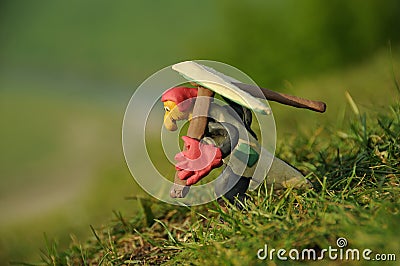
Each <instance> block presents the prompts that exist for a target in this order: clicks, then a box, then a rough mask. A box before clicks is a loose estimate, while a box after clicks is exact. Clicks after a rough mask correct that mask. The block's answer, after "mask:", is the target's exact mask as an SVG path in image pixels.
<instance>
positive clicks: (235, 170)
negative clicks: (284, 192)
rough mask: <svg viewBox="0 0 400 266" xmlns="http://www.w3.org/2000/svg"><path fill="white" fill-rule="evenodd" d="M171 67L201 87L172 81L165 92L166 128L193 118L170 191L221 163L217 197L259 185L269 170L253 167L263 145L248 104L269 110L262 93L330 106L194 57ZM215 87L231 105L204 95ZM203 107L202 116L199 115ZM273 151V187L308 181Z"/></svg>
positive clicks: (179, 192) (180, 193) (181, 191)
mask: <svg viewBox="0 0 400 266" xmlns="http://www.w3.org/2000/svg"><path fill="white" fill-rule="evenodd" d="M172 68H173V69H174V70H176V71H177V72H179V73H180V74H181V75H183V76H184V77H185V78H186V79H188V80H189V81H190V82H191V83H192V84H193V85H196V86H197V88H190V87H174V88H171V89H169V90H167V91H166V92H164V94H163V95H162V98H161V101H162V102H163V103H164V110H165V115H164V126H165V127H166V129H167V130H170V131H175V130H177V125H176V121H180V120H189V121H190V125H189V129H188V136H183V137H182V139H183V141H184V150H183V151H182V152H180V153H178V154H176V156H175V160H176V161H177V163H176V165H175V167H176V169H177V171H178V172H177V175H176V177H175V184H174V186H173V188H172V190H171V197H176V198H179V197H185V195H186V194H187V193H188V188H189V187H190V186H191V185H193V184H196V183H197V182H199V181H200V180H201V179H202V178H203V177H205V176H207V175H208V174H209V173H210V172H211V171H212V170H213V169H215V168H218V167H221V166H222V165H224V170H223V172H222V173H221V175H220V176H219V177H218V178H217V180H216V185H215V193H216V195H217V197H218V198H221V197H222V196H224V197H225V198H226V199H228V200H229V201H230V202H231V203H233V202H234V199H235V198H236V197H237V198H238V200H239V201H243V200H244V198H245V193H246V191H247V189H248V188H249V187H250V189H255V188H256V187H257V186H258V185H259V184H260V183H261V182H262V181H263V180H264V178H265V175H266V174H267V173H266V172H265V173H263V172H262V171H255V169H256V167H257V164H258V161H259V158H260V154H261V150H262V147H261V145H260V143H259V142H258V141H257V136H256V134H255V133H254V131H253V130H252V129H251V123H252V112H251V110H250V109H252V110H253V111H255V112H259V113H261V114H265V115H268V114H269V113H270V109H269V107H268V106H267V105H266V104H265V103H263V102H261V101H260V100H259V99H258V98H264V99H265V98H267V99H269V100H273V101H277V102H280V103H283V104H287V105H291V106H294V107H298V108H307V109H311V110H314V111H318V112H324V111H325V108H326V106H325V104H324V103H321V102H315V101H310V100H306V99H301V98H297V97H294V96H290V95H285V94H280V93H277V92H273V91H270V90H267V89H262V88H261V89H260V88H258V87H255V86H251V85H247V84H243V83H240V82H239V81H237V80H235V79H233V78H232V77H229V76H226V75H224V74H222V73H219V72H217V71H215V70H214V69H212V68H209V67H206V66H203V65H200V64H198V63H196V62H193V61H186V62H182V63H179V64H176V65H174V66H173V67H172ZM214 93H218V94H220V95H221V96H222V98H223V99H224V100H225V101H226V103H227V105H223V106H221V105H218V104H216V103H214V102H213V101H212V100H208V102H207V100H205V99H204V98H205V97H200V96H208V97H209V98H208V99H213V98H212V97H213V95H214ZM260 94H261V95H260ZM194 113H196V114H195V115H194ZM199 113H202V114H203V116H204V117H202V118H198V115H199ZM192 116H193V117H194V118H193V119H192ZM264 152H265V150H264ZM267 154H269V153H268V152H267ZM269 156H271V157H270V158H273V159H272V165H271V168H270V170H269V172H268V177H267V183H269V184H271V183H274V188H285V187H289V186H295V187H300V186H310V183H309V182H308V181H307V180H306V179H305V178H304V176H303V175H302V174H301V173H300V172H299V171H298V170H297V169H295V168H294V167H293V166H291V165H289V164H287V163H286V162H284V161H282V160H280V159H279V158H277V157H273V155H272V154H269ZM264 158H265V157H264ZM256 173H257V174H258V176H256V175H255V174H256ZM185 188H187V190H186V191H185Z"/></svg>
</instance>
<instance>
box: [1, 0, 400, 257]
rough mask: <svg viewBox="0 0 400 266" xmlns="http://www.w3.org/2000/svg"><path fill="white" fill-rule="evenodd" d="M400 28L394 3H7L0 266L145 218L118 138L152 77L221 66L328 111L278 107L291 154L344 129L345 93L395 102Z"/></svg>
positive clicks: (369, 104) (370, 101)
mask: <svg viewBox="0 0 400 266" xmlns="http://www.w3.org/2000/svg"><path fill="white" fill-rule="evenodd" d="M398 25H400V2H399V1H397V0H386V1H379V0H375V1H345V0H340V1H339V0H336V1H317V0H307V1H295V0H291V1H254V0H253V1H246V2H245V1H227V0H225V1H218V2H217V1H211V0H210V1H201V2H198V1H168V2H167V1H118V2H109V1H2V2H1V4H0V40H1V42H0V117H1V120H0V121H1V131H0V144H1V145H0V148H1V155H0V174H1V176H0V241H1V242H0V264H3V263H5V262H6V261H10V260H14V261H21V260H25V261H26V260H28V261H35V260H38V258H39V257H38V254H39V248H43V247H44V241H43V233H44V232H45V233H46V234H47V235H48V236H49V238H56V239H58V241H59V242H60V245H61V247H63V246H64V247H65V246H66V245H68V242H69V239H70V234H74V235H77V236H78V238H79V239H85V236H87V235H88V234H90V230H89V225H90V224H92V225H94V226H95V227H96V226H100V225H101V224H103V223H106V222H107V221H109V220H110V219H112V210H121V211H122V212H123V213H124V214H127V215H132V214H133V213H135V209H137V207H138V206H137V205H136V203H135V202H134V201H128V200H125V199H124V198H125V197H126V196H132V195H138V194H143V193H142V192H141V191H140V190H139V189H138V187H137V185H136V184H135V182H134V181H133V179H132V177H131V176H130V173H129V171H128V169H127V167H126V165H125V162H124V158H123V153H122V145H121V125H122V119H123V115H124V111H125V107H126V105H127V103H128V101H129V98H130V96H131V95H132V93H133V92H134V90H135V88H136V87H137V86H139V85H140V83H141V82H143V81H144V80H145V79H146V78H147V77H148V76H149V75H151V74H153V73H154V72H156V71H158V70H159V69H161V68H163V67H165V66H168V65H171V64H173V63H177V62H179V61H183V60H189V59H209V60H217V61H221V62H225V63H228V64H231V65H233V66H235V67H237V68H239V69H240V70H242V71H244V72H245V73H247V74H248V75H250V76H251V77H252V78H253V80H254V81H256V82H257V83H258V84H259V85H262V86H264V87H268V88H271V89H274V90H277V91H281V92H285V93H289V94H294V95H297V96H302V97H308V98H311V99H317V100H322V101H325V102H326V103H327V104H328V110H327V112H326V113H325V114H323V115H322V114H316V113H312V112H310V111H306V110H296V109H293V108H291V107H284V106H280V105H278V104H271V106H272V108H273V111H274V115H275V119H276V123H277V130H278V143H284V139H285V138H287V137H293V136H296V135H297V134H301V133H306V132H310V131H313V130H315V129H316V128H318V127H319V126H327V127H332V128H336V127H337V128H340V127H341V126H342V125H343V123H345V122H346V120H347V117H348V115H347V113H348V111H347V109H349V108H348V107H347V104H346V100H345V96H344V92H345V91H346V90H347V91H349V92H350V94H351V95H352V97H353V99H354V100H355V101H356V103H357V104H358V105H359V107H361V109H362V110H363V111H368V112H375V111H377V110H381V109H382V107H384V106H385V105H387V104H388V103H391V102H392V101H393V99H395V98H396V97H398V94H397V93H396V88H395V86H394V82H393V76H394V75H393V72H392V65H393V69H394V72H395V75H397V76H399V70H400V65H399V62H400V51H399V48H400V47H399V41H400V34H399V29H398V28H399V27H398ZM389 42H390V43H391V47H392V53H391V54H390V53H389ZM161 121H162V119H161V118H160V123H161ZM320 137H323V135H321V136H320ZM326 141H329V138H327V140H326Z"/></svg>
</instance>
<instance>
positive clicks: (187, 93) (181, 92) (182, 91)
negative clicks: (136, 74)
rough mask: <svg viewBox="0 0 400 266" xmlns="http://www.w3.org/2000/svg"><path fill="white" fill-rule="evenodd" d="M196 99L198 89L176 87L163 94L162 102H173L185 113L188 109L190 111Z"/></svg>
mask: <svg viewBox="0 0 400 266" xmlns="http://www.w3.org/2000/svg"><path fill="white" fill-rule="evenodd" d="M196 97H197V89H196V88H188V87H174V88H171V89H169V90H167V91H165V92H164V93H163V95H162V97H161V101H162V102H166V101H173V102H174V103H176V105H177V106H178V109H179V111H181V112H184V111H186V110H187V109H189V107H190V106H191V105H192V103H193V98H196ZM186 100H189V101H186ZM181 103H182V104H181Z"/></svg>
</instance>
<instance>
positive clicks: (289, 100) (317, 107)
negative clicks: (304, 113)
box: [232, 82, 326, 113]
mask: <svg viewBox="0 0 400 266" xmlns="http://www.w3.org/2000/svg"><path fill="white" fill-rule="evenodd" d="M232 84H233V85H235V86H237V87H239V88H240V89H242V90H243V91H246V92H248V93H249V94H251V95H252V96H254V97H257V98H262V99H263V98H264V97H265V98H266V99H267V100H269V101H274V102H278V103H282V104H285V105H289V106H293V107H297V108H305V109H309V110H312V111H316V112H320V113H323V112H325V110H326V104H325V103H324V102H319V101H312V100H307V99H303V98H300V97H296V96H292V95H288V94H284V93H279V92H276V91H272V90H269V89H265V88H260V87H257V86H255V85H249V84H244V83H240V82H232Z"/></svg>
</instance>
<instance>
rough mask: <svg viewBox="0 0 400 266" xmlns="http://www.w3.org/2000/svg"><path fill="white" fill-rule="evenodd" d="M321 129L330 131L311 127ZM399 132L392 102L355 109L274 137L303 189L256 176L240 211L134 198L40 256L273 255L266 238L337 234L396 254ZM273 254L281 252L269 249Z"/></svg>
mask: <svg viewBox="0 0 400 266" xmlns="http://www.w3.org/2000/svg"><path fill="white" fill-rule="evenodd" d="M349 101H350V103H351V98H349ZM354 110H356V109H354ZM321 131H326V132H325V133H327V134H329V135H330V138H329V139H327V138H325V137H318V136H319V135H320V134H321ZM399 132H400V104H394V105H391V106H389V107H387V109H386V110H384V112H381V113H379V114H378V115H373V116H368V115H367V114H360V113H357V111H355V113H354V115H353V118H352V121H351V122H350V123H348V124H347V125H345V126H344V127H343V128H339V129H337V128H335V129H329V128H322V129H321V128H320V129H318V130H316V131H315V132H309V133H308V134H305V135H303V136H300V137H296V138H294V137H293V138H290V139H286V140H285V141H283V140H280V141H279V143H278V149H277V153H278V156H280V157H282V158H283V159H286V160H288V161H290V162H292V163H294V164H295V165H296V166H298V167H299V168H300V169H301V170H302V171H303V172H305V173H309V174H308V178H309V179H310V181H312V183H313V184H314V188H313V189H311V190H303V191H299V190H286V191H278V192H277V191H273V190H271V189H269V188H267V187H266V186H261V187H260V188H259V189H258V191H255V192H252V193H250V194H249V195H250V197H251V200H249V201H248V202H246V204H245V205H244V209H243V210H242V211H239V210H238V209H236V208H235V207H234V206H231V208H229V209H228V211H227V212H224V211H223V210H222V209H221V208H220V207H219V205H217V204H216V203H210V204H207V205H203V206H199V207H192V208H189V207H187V208H186V207H176V206H170V205H166V204H162V203H159V202H156V201H154V200H152V199H144V198H135V199H132V200H137V201H139V205H140V206H141V207H142V208H141V209H142V211H141V212H139V214H138V215H136V216H134V217H130V216H129V215H127V216H124V215H122V214H121V213H119V212H115V213H114V216H115V218H114V219H113V221H111V222H110V223H109V224H108V225H104V226H103V227H100V228H93V227H91V230H92V234H93V237H92V238H91V239H88V240H85V241H80V240H77V239H76V238H74V237H73V238H72V241H71V243H70V247H69V248H68V249H66V250H59V249H58V248H57V244H56V242H54V241H49V240H46V242H47V248H46V250H43V251H42V262H41V263H39V264H38V265H133V264H161V263H165V264H166V265H175V264H193V265H220V264H224V265H264V264H265V263H266V262H270V263H271V261H262V260H259V259H258V258H257V251H258V249H260V248H263V247H264V244H268V246H269V248H275V249H277V250H278V249H279V248H285V249H287V250H289V249H292V248H296V249H298V250H301V249H304V248H310V249H314V250H315V251H316V252H317V253H318V252H320V251H321V250H322V249H323V248H328V247H329V246H332V247H333V248H336V239H337V238H338V237H344V238H346V239H347V240H348V248H357V249H360V250H363V249H366V248H369V249H371V250H372V251H373V253H372V254H377V253H394V254H396V256H397V260H399V259H400V254H399V250H400V243H399V241H398V233H397V230H398V229H397V228H398V223H399V222H400V214H399V209H400V187H399V186H400V180H399V178H400V170H399V169H400V136H399ZM221 220H223V222H222V221H221ZM324 262H325V263H326V264H329V261H324ZM275 263H277V264H281V263H282V261H279V260H277V258H276V256H275ZM292 263H293V262H292ZM301 263H304V264H312V263H313V262H312V261H306V260H305V261H302V262H301ZM330 263H334V261H331V262H330ZM348 263H349V264H364V263H365V262H364V261H359V262H356V261H349V262H348ZM390 263H395V262H387V265H391V264H390ZM393 265H394V264H393Z"/></svg>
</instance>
